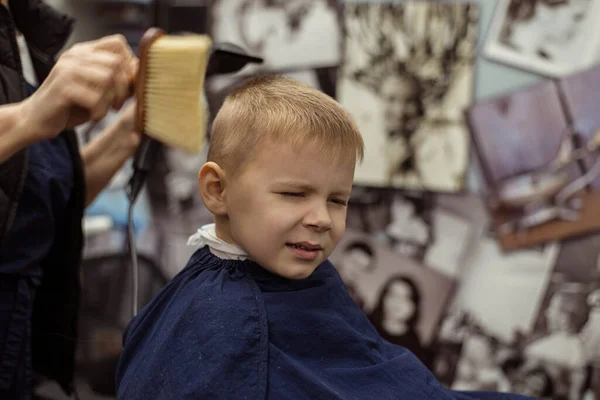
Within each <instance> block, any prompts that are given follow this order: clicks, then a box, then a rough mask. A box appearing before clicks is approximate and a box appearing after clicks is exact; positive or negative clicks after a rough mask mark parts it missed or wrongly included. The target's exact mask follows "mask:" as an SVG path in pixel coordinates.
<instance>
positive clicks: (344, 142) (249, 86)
mask: <svg viewBox="0 0 600 400" xmlns="http://www.w3.org/2000/svg"><path fill="white" fill-rule="evenodd" d="M265 139H269V140H273V141H275V142H278V141H279V142H280V141H283V142H285V143H289V144H290V145H291V146H292V147H293V148H295V149H300V148H303V147H304V146H305V145H309V144H313V145H317V146H315V148H317V149H319V151H321V152H322V155H323V157H331V158H332V160H338V159H342V160H343V159H352V160H355V161H356V160H358V161H361V160H362V159H363V155H364V143H363V139H362V136H361V135H360V131H359V130H358V127H357V126H356V124H355V123H354V121H353V120H352V117H351V116H350V114H349V113H348V112H347V111H346V110H345V109H344V108H343V107H342V106H341V105H340V104H338V103H337V102H336V101H335V100H334V99H332V98H331V97H329V96H328V95H326V94H325V93H323V92H321V91H319V90H317V89H314V88H312V87H311V86H309V85H306V84H304V83H301V82H298V81H296V80H294V79H291V78H287V77H284V76H279V75H259V76H256V77H253V78H250V79H249V80H247V81H246V82H244V83H243V84H242V85H241V86H240V87H238V88H236V89H234V90H233V91H231V93H229V95H228V96H227V97H226V99H225V101H224V103H223V106H222V107H221V109H220V110H219V112H218V113H217V116H216V117H215V120H214V122H213V125H212V132H211V138H210V147H209V151H208V161H214V162H216V163H217V164H219V165H221V167H223V168H225V170H226V171H227V173H228V174H231V175H235V174H237V173H238V172H239V171H240V169H241V168H243V167H244V166H245V165H246V164H247V163H248V162H249V161H250V160H251V159H252V157H253V155H255V154H257V153H258V151H257V148H258V146H260V144H261V143H262V142H263V141H264V140H265Z"/></svg>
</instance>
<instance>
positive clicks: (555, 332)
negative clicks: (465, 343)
mask: <svg viewBox="0 0 600 400" xmlns="http://www.w3.org/2000/svg"><path fill="white" fill-rule="evenodd" d="M599 260H600V235H598V234H594V235H588V236H585V237H581V238H577V239H571V240H566V241H564V242H563V243H562V244H561V250H560V253H559V255H558V259H557V262H556V266H555V267H554V271H553V272H552V277H551V280H550V285H549V286H548V289H547V291H546V293H545V296H544V298H543V301H542V302H541V306H540V308H539V312H538V315H537V319H536V323H535V328H534V330H533V332H531V333H530V334H526V333H523V334H521V335H520V338H519V341H518V342H517V344H518V346H517V348H518V350H519V355H518V356H517V357H515V358H516V359H513V360H512V362H513V363H514V364H513V365H515V366H516V365H518V366H519V368H518V369H516V370H514V371H512V372H513V374H514V375H515V376H518V375H523V374H528V373H530V371H537V372H536V374H537V375H539V376H544V378H545V381H546V387H548V388H549V389H551V396H550V398H552V399H557V400H561V399H565V400H578V399H599V398H600V263H599ZM516 361H518V362H519V363H518V364H517V363H516Z"/></svg>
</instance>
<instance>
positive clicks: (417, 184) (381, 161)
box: [336, 1, 479, 193]
mask: <svg viewBox="0 0 600 400" xmlns="http://www.w3.org/2000/svg"><path fill="white" fill-rule="evenodd" d="M478 20H479V8H478V5H477V4H473V3H468V2H467V3H466V2H460V3H454V2H453V3H446V2H431V1H407V2H403V3H400V4H381V3H375V4H367V3H360V4H357V3H346V4H345V6H344V11H343V28H344V58H343V62H342V66H341V68H340V75H339V79H338V86H337V97H336V98H337V100H338V101H339V102H340V103H341V104H342V105H343V106H345V107H346V108H347V109H348V110H349V111H350V113H351V114H352V115H353V116H354V118H355V120H356V122H357V124H358V126H359V128H360V130H361V132H362V134H363V138H364V140H365V145H366V149H365V159H364V161H363V162H362V163H361V164H359V165H358V166H357V170H356V174H355V183H357V184H360V185H365V186H375V187H392V188H397V189H408V190H414V189H416V190H425V191H432V192H452V193H454V192H460V191H463V190H464V188H465V180H466V179H465V176H466V171H467V167H468V163H469V147H470V146H469V139H468V131H467V127H466V125H465V121H464V110H465V109H466V108H467V106H469V105H470V104H471V103H472V101H473V92H474V76H475V52H476V42H477V38H478Z"/></svg>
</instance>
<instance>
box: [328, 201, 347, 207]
mask: <svg viewBox="0 0 600 400" xmlns="http://www.w3.org/2000/svg"><path fill="white" fill-rule="evenodd" d="M329 201H331V202H332V203H335V204H339V205H340V206H344V207H345V206H347V205H348V202H347V201H345V200H340V199H331V200H329Z"/></svg>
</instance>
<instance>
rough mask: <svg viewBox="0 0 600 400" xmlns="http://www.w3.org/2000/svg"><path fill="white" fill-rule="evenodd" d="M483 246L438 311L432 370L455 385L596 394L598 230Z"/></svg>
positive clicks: (545, 395)
mask: <svg viewBox="0 0 600 400" xmlns="http://www.w3.org/2000/svg"><path fill="white" fill-rule="evenodd" d="M484 246H485V247H487V251H484V252H480V254H478V255H475V257H474V258H473V260H472V263H471V264H470V268H471V269H472V273H469V274H467V275H465V276H464V277H463V280H462V282H461V286H460V289H459V290H457V293H456V296H455V298H454V301H453V303H452V305H451V307H450V308H449V310H448V312H447V314H446V315H445V316H444V319H443V322H442V324H441V327H440V330H439V334H438V338H437V341H436V343H435V345H434V347H435V351H436V358H435V360H434V363H433V364H434V368H433V370H434V373H435V374H436V375H437V376H438V378H439V379H440V380H441V381H442V382H443V383H444V384H446V385H447V386H449V387H452V388H453V389H456V390H496V391H507V392H514V393H520V394H525V395H529V396H532V397H535V398H540V399H553V400H555V399H556V400H580V399H584V400H595V399H599V398H600V397H599V396H600V386H599V382H600V374H599V369H598V367H599V366H600V365H599V361H600V357H599V356H600V352H599V351H598V349H599V348H600V346H599V344H600V324H599V316H600V290H599V289H600V268H599V265H600V263H599V259H600V258H599V256H600V235H598V234H595V235H589V236H584V237H578V238H574V239H568V240H565V241H563V242H561V243H560V244H551V245H544V246H540V247H537V248H531V249H527V250H519V251H515V252H511V253H509V254H504V255H501V253H499V252H498V253H497V254H496V255H495V256H494V254H493V252H494V251H492V247H493V246H495V251H496V252H497V251H498V247H497V244H496V245H495V244H494V243H493V241H485V242H484ZM490 260H494V262H490Z"/></svg>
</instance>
